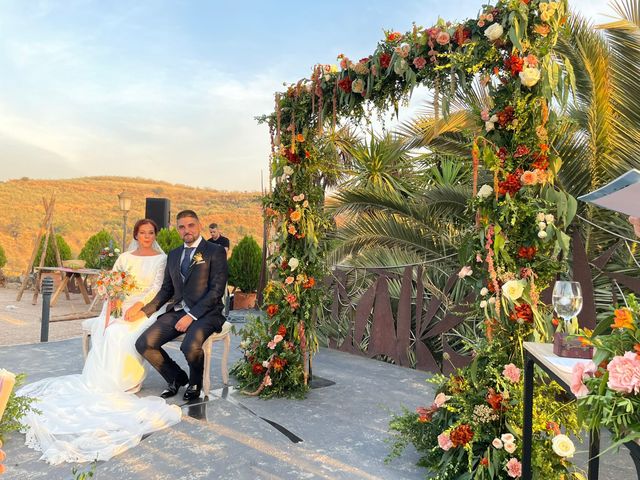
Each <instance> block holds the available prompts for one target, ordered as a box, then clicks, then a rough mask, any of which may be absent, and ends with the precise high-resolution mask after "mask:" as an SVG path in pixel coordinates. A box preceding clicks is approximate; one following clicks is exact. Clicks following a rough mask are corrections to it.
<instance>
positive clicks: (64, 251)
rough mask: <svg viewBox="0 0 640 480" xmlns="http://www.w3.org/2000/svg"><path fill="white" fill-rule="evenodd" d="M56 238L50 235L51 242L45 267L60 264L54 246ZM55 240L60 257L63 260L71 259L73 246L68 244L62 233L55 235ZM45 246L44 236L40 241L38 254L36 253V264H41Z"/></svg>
mask: <svg viewBox="0 0 640 480" xmlns="http://www.w3.org/2000/svg"><path fill="white" fill-rule="evenodd" d="M53 242H54V239H53V237H52V236H49V244H48V246H47V256H46V257H45V259H44V266H45V267H56V266H58V262H57V260H56V252H55V250H54V246H53ZM55 242H56V243H57V244H58V250H59V251H60V259H61V260H69V259H70V258H71V248H70V247H69V245H68V244H67V242H66V241H65V240H64V238H62V235H56V236H55ZM43 246H44V238H43V239H42V241H41V242H40V247H39V248H38V254H37V255H36V259H35V261H34V265H36V266H38V265H40V257H41V256H42V248H43Z"/></svg>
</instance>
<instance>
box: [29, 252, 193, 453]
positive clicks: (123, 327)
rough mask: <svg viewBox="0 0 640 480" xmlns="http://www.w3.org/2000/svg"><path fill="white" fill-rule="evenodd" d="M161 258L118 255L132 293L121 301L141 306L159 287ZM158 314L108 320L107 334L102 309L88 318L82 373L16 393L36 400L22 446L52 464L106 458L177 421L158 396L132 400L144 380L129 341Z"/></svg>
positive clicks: (176, 409)
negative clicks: (132, 319)
mask: <svg viewBox="0 0 640 480" xmlns="http://www.w3.org/2000/svg"><path fill="white" fill-rule="evenodd" d="M166 258H167V257H166V255H164V254H158V255H155V256H137V255H133V253H131V252H124V253H123V254H122V255H120V257H119V258H118V260H117V261H116V265H115V266H114V268H119V269H126V270H128V271H129V272H130V273H131V274H132V275H133V276H134V277H135V279H136V282H137V284H138V286H139V287H138V291H137V292H136V293H135V294H134V295H131V296H130V297H129V298H128V299H127V300H126V301H125V303H124V308H123V311H126V309H127V308H128V307H129V306H131V305H133V304H134V303H135V302H138V301H140V302H143V303H145V304H146V303H147V302H148V301H149V300H151V299H152V298H153V297H154V296H155V294H156V293H157V292H158V290H159V288H160V286H161V285H162V278H163V273H164V266H165V265H166ZM161 313H162V311H159V312H157V313H156V314H154V315H153V316H152V317H150V318H146V317H143V318H142V319H140V320H138V321H136V322H125V321H124V319H123V318H113V317H112V318H111V319H110V322H111V323H110V324H109V326H108V327H107V328H106V330H105V315H106V304H105V306H104V307H103V310H102V313H101V314H100V316H99V317H96V318H92V319H89V320H86V321H85V322H84V327H85V328H90V329H91V343H92V348H91V350H90V352H89V355H88V357H87V361H86V363H85V366H84V369H83V371H82V373H81V374H77V375H66V376H63V377H53V378H46V379H43V380H40V381H37V382H34V383H31V384H28V385H25V386H24V387H22V388H21V389H20V390H19V391H18V394H19V395H24V396H29V397H34V398H37V399H38V401H37V402H35V403H34V408H35V409H37V410H38V411H39V413H34V412H30V413H29V414H28V415H27V417H26V418H25V419H24V421H23V423H24V425H25V428H24V430H23V431H24V433H26V444H27V446H29V447H31V448H34V449H36V450H38V451H40V452H42V457H41V459H43V460H46V461H47V462H49V463H51V464H58V463H61V462H87V461H93V460H108V459H110V458H111V457H113V456H114V455H117V454H118V453H121V452H123V451H125V450H127V449H129V448H131V447H133V446H135V445H136V444H138V443H139V442H140V440H141V438H142V436H143V435H145V434H147V433H151V432H154V431H157V430H161V429H163V428H167V427H169V426H171V425H174V424H176V423H178V422H179V421H180V418H181V410H180V408H179V407H178V406H176V405H168V404H167V403H166V402H165V401H164V399H162V398H160V397H138V396H137V395H135V394H134V393H128V392H127V390H129V391H135V390H137V389H138V388H139V385H140V384H141V382H142V381H143V379H144V377H145V368H144V365H143V363H142V362H143V360H142V357H141V356H140V355H139V354H138V352H137V351H136V348H135V342H136V340H137V338H138V337H139V336H140V334H141V333H142V332H144V331H145V330H146V329H147V327H148V326H149V325H151V324H152V323H153V322H154V321H155V319H156V317H157V316H158V315H159V314H161Z"/></svg>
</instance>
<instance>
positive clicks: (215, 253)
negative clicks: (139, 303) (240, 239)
mask: <svg viewBox="0 0 640 480" xmlns="http://www.w3.org/2000/svg"><path fill="white" fill-rule="evenodd" d="M183 250H184V246H182V247H178V248H176V249H174V250H171V251H170V252H169V255H168V257H167V266H166V267H165V270H164V280H163V281H162V287H160V291H159V292H158V294H157V295H156V296H155V297H154V298H153V300H151V301H150V302H149V303H148V304H146V305H145V306H144V307H142V311H143V312H144V313H145V314H146V315H147V316H148V317H149V316H151V315H153V313H154V312H156V311H157V310H158V309H159V308H160V307H162V305H164V304H165V303H166V304H167V311H170V310H171V308H172V307H173V306H174V305H176V304H178V303H180V302H181V301H182V300H184V302H185V303H186V305H187V307H189V313H191V314H192V315H193V316H194V317H196V318H197V320H196V321H197V322H200V321H207V322H209V321H210V322H212V323H213V325H214V327H215V331H216V332H220V331H221V330H222V324H223V323H224V316H223V315H222V309H223V304H222V297H223V295H224V289H225V288H226V286H227V278H228V276H229V272H228V267H227V252H226V251H225V249H224V248H223V247H221V246H220V245H216V244H214V243H211V242H207V241H205V240H204V239H202V240H201V241H200V244H199V245H198V247H197V248H196V251H195V252H194V253H193V257H192V260H191V263H190V265H189V270H188V271H187V275H186V277H185V278H184V281H183V280H182V275H181V274H180V257H181V256H182V251H183Z"/></svg>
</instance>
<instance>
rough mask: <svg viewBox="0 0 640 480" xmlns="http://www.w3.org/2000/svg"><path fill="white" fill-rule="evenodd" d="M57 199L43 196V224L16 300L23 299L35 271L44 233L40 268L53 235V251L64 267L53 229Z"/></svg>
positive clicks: (35, 294) (37, 289)
mask: <svg viewBox="0 0 640 480" xmlns="http://www.w3.org/2000/svg"><path fill="white" fill-rule="evenodd" d="M55 203H56V199H55V196H53V195H52V196H51V200H49V201H48V202H47V200H46V198H44V197H42V204H43V205H44V211H45V215H44V220H43V221H42V225H41V226H40V230H38V233H37V234H36V237H35V243H34V245H33V251H32V252H31V258H30V259H29V266H28V267H27V269H26V270H25V272H24V278H23V280H22V285H20V290H18V296H17V298H16V302H19V301H20V300H21V299H22V295H23V293H24V291H25V289H26V288H27V283H28V282H29V275H30V274H31V272H32V271H33V262H35V260H36V255H38V249H39V248H40V242H41V240H42V237H43V235H44V245H43V246H42V255H40V262H39V268H42V267H44V261H45V258H46V256H47V249H48V247H49V238H50V237H53V240H54V241H53V251H54V252H55V254H56V263H57V264H58V266H59V267H62V258H61V257H60V250H58V242H56V241H55V238H56V237H55V233H54V231H53V208H54V206H55ZM40 276H41V273H40V270H38V271H37V272H36V274H35V286H34V287H35V288H34V292H33V299H32V301H31V303H32V304H33V305H35V304H36V302H37V301H38V293H40ZM64 293H65V295H66V297H67V299H69V298H70V297H69V291H68V290H67V288H66V286H65V292H64Z"/></svg>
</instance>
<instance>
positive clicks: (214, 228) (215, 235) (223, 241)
mask: <svg viewBox="0 0 640 480" xmlns="http://www.w3.org/2000/svg"><path fill="white" fill-rule="evenodd" d="M209 233H210V234H211V238H210V239H209V241H210V242H211V243H217V244H218V245H220V246H221V247H224V250H225V251H226V252H227V253H229V239H228V238H227V237H225V236H223V235H221V234H220V231H219V230H218V224H217V223H212V224H211V225H209Z"/></svg>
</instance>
